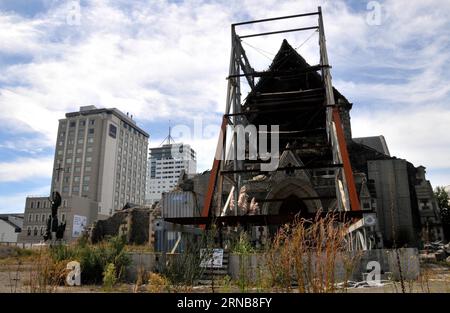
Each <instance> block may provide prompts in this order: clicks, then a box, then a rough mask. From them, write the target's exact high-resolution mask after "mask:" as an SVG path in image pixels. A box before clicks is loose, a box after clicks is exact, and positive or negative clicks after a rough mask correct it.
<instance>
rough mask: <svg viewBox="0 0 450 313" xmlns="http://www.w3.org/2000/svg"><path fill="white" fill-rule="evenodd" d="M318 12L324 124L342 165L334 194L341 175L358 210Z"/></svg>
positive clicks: (334, 159)
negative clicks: (324, 101) (325, 118)
mask: <svg viewBox="0 0 450 313" xmlns="http://www.w3.org/2000/svg"><path fill="white" fill-rule="evenodd" d="M318 12H319V46H320V65H321V66H322V78H323V82H324V85H325V94H326V105H327V113H326V114H327V122H326V124H327V125H326V126H327V135H328V141H329V142H330V143H331V145H332V149H333V161H334V163H343V165H344V173H343V175H342V172H341V171H340V170H339V171H338V172H337V173H336V194H337V197H338V198H339V196H340V192H339V186H338V179H339V176H342V182H343V185H344V193H345V195H344V196H345V197H347V198H349V199H350V209H351V210H352V211H359V210H360V209H361V208H360V205H359V200H358V195H357V193H356V187H355V181H354V178H353V171H352V167H351V164H350V158H349V155H348V151H347V143H346V141H345V136H344V133H343V128H342V124H341V119H340V115H339V111H338V108H337V107H336V103H335V101H334V92H333V84H332V82H331V73H330V66H329V65H330V64H329V61H328V53H327V46H326V39H325V30H324V24H323V17H322V8H321V7H319V8H318ZM333 124H334V125H333ZM335 138H336V139H337V142H335V140H334V139H335ZM339 174H341V175H339ZM342 203H343V201H339V202H338V205H339V206H341V204H342ZM339 209H340V210H342V207H339Z"/></svg>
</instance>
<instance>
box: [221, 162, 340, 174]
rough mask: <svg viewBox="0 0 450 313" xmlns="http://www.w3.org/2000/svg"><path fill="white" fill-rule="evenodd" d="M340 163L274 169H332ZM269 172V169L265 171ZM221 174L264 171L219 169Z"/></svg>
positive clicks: (258, 171)
mask: <svg viewBox="0 0 450 313" xmlns="http://www.w3.org/2000/svg"><path fill="white" fill-rule="evenodd" d="M341 167H343V165H342V164H330V165H305V166H285V167H279V168H277V169H276V170H275V171H278V172H282V171H292V170H308V169H332V168H341ZM267 172H269V171H267ZM221 173H222V174H236V173H264V171H262V170H261V169H245V170H236V171H221Z"/></svg>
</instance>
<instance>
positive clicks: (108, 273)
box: [103, 263, 117, 291]
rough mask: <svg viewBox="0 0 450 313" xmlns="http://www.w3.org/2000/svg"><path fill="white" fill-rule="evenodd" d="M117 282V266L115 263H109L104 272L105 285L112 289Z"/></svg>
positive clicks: (106, 287)
mask: <svg viewBox="0 0 450 313" xmlns="http://www.w3.org/2000/svg"><path fill="white" fill-rule="evenodd" d="M116 282H117V277H116V267H115V266H114V263H108V265H107V266H106V269H105V271H104V272H103V286H104V287H105V289H106V290H108V291H110V290H112V288H113V287H114V285H115V284H116Z"/></svg>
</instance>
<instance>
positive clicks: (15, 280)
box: [0, 249, 450, 293]
mask: <svg viewBox="0 0 450 313" xmlns="http://www.w3.org/2000/svg"><path fill="white" fill-rule="evenodd" d="M0 250H3V249H0ZM5 253H6V252H5V251H3V254H5ZM6 254H11V251H8V253H6ZM34 267H35V264H34V263H33V256H9V257H7V256H6V255H3V256H0V293H23V292H57V293H93V292H94V293H95V292H136V291H137V292H148V288H146V286H142V287H140V288H139V289H138V290H136V287H135V285H134V284H118V285H116V286H115V287H114V288H113V289H112V290H105V289H104V288H103V287H102V286H92V285H91V286H81V287H69V286H58V287H54V288H51V287H49V288H46V289H44V290H43V289H40V288H39V287H37V286H30V281H31V276H32V273H33V270H34ZM404 288H405V292H407V293H418V292H419V293H428V292H431V293H450V266H448V265H445V264H443V263H442V264H436V263H427V264H423V265H422V267H421V276H420V278H419V279H418V280H417V281H414V282H405V283H404ZM160 291H163V292H164V291H167V290H166V289H164V288H161V290H160ZM170 291H171V292H194V293H203V292H213V291H214V292H240V290H239V288H238V287H236V286H232V285H230V286H214V288H213V287H212V286H198V287H194V288H189V289H185V288H181V289H180V288H178V289H176V288H170ZM259 291H261V290H258V289H256V288H249V289H247V290H246V292H250V293H253V292H259ZM264 291H267V290H264ZM273 291H274V290H269V292H273ZM292 292H296V291H295V290H293V291H292ZM337 292H347V293H399V292H402V286H401V284H400V282H391V283H388V284H385V285H383V286H381V287H369V288H367V287H366V288H348V289H345V290H338V291H337Z"/></svg>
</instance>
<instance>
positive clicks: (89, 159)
mask: <svg viewBox="0 0 450 313" xmlns="http://www.w3.org/2000/svg"><path fill="white" fill-rule="evenodd" d="M73 160H75V163H81V158H79V157H77V158H75V159H72V158H66V164H72V161H73ZM84 160H85V162H86V163H90V162H92V156H87V157H86V158H85V159H84Z"/></svg>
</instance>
